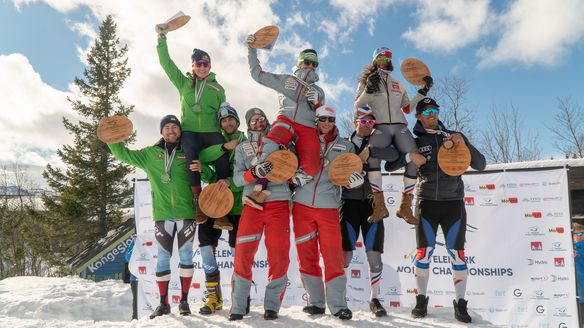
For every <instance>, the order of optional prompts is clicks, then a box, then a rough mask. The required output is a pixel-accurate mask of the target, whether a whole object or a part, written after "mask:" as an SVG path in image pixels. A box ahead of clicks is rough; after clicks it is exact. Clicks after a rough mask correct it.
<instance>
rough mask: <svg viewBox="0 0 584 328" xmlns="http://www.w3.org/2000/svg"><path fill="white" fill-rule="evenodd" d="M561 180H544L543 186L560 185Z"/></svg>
mask: <svg viewBox="0 0 584 328" xmlns="http://www.w3.org/2000/svg"><path fill="white" fill-rule="evenodd" d="M560 183H561V182H560V181H543V182H542V183H541V185H542V186H544V187H547V186H558V185H560Z"/></svg>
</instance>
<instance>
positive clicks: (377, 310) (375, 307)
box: [369, 298, 387, 318]
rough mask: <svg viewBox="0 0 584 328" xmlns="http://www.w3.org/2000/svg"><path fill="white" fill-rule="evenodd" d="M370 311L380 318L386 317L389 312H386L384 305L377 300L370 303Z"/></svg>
mask: <svg viewBox="0 0 584 328" xmlns="http://www.w3.org/2000/svg"><path fill="white" fill-rule="evenodd" d="M369 309H370V310H371V312H373V314H375V316H376V317H378V318H379V317H385V316H386V315H387V311H385V309H384V308H383V305H381V302H379V300H378V299H376V298H374V299H372V300H371V302H369Z"/></svg>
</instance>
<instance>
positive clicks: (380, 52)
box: [372, 47, 392, 60]
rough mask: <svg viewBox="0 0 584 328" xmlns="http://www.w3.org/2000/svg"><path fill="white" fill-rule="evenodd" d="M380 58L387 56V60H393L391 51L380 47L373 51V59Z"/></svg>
mask: <svg viewBox="0 0 584 328" xmlns="http://www.w3.org/2000/svg"><path fill="white" fill-rule="evenodd" d="M378 56H385V57H387V58H389V59H390V60H391V59H392V54H391V50H389V48H386V47H380V48H377V49H375V50H374V51H373V59H372V60H375V58H377V57H378Z"/></svg>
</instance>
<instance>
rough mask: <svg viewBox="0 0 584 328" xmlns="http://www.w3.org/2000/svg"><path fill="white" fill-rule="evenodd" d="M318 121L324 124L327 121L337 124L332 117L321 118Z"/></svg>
mask: <svg viewBox="0 0 584 328" xmlns="http://www.w3.org/2000/svg"><path fill="white" fill-rule="evenodd" d="M317 119H318V121H319V122H323V123H324V122H326V121H329V122H331V123H335V121H336V118H335V117H332V116H321V117H318V118H317Z"/></svg>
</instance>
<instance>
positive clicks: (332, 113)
mask: <svg viewBox="0 0 584 328" xmlns="http://www.w3.org/2000/svg"><path fill="white" fill-rule="evenodd" d="M336 116H337V111H336V110H335V109H334V108H332V107H331V106H320V107H318V108H317V109H316V117H336Z"/></svg>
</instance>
